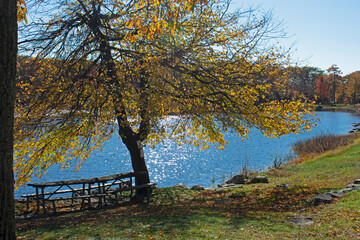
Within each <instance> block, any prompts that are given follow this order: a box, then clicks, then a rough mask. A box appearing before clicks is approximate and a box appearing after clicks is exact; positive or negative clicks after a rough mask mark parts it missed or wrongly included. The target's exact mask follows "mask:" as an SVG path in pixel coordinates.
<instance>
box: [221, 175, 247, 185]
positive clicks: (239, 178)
mask: <svg viewBox="0 0 360 240" xmlns="http://www.w3.org/2000/svg"><path fill="white" fill-rule="evenodd" d="M245 181H246V179H245V175H244V174H239V175H235V176H233V177H232V178H230V179H228V180H226V181H225V183H226V184H231V183H232V184H245Z"/></svg>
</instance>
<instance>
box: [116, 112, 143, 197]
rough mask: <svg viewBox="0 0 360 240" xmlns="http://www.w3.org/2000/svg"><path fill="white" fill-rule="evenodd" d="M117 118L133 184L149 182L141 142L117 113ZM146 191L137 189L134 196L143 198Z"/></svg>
mask: <svg viewBox="0 0 360 240" xmlns="http://www.w3.org/2000/svg"><path fill="white" fill-rule="evenodd" d="M117 119H118V124H119V135H120V136H121V139H122V141H123V143H124V144H125V145H126V147H127V149H128V150H129V152H130V156H131V163H132V167H133V170H134V173H135V185H136V186H138V185H141V184H146V183H149V182H150V177H149V172H148V170H147V167H146V163H145V155H144V149H143V144H142V143H141V141H140V139H139V137H138V135H137V134H134V132H133V131H132V130H131V129H130V128H126V127H125V128H124V122H123V121H122V120H123V119H122V118H121V117H119V115H118V117H117ZM146 193H147V189H137V190H136V197H137V198H138V199H143V198H144V195H145V194H146Z"/></svg>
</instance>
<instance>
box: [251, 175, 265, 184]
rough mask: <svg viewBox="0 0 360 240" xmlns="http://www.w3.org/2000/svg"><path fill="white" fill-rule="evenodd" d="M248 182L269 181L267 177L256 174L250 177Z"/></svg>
mask: <svg viewBox="0 0 360 240" xmlns="http://www.w3.org/2000/svg"><path fill="white" fill-rule="evenodd" d="M250 183H269V179H268V178H267V177H264V176H261V175H258V176H256V177H254V178H253V179H251V181H250Z"/></svg>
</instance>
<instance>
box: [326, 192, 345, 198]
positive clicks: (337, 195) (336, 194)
mask: <svg viewBox="0 0 360 240" xmlns="http://www.w3.org/2000/svg"><path fill="white" fill-rule="evenodd" d="M326 194H329V195H330V196H331V197H335V198H342V197H343V196H344V194H345V193H344V192H342V191H330V192H327V193H326Z"/></svg>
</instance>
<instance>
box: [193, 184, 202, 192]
mask: <svg viewBox="0 0 360 240" xmlns="http://www.w3.org/2000/svg"><path fill="white" fill-rule="evenodd" d="M191 190H198V191H199V190H205V188H204V187H202V186H200V185H195V186H193V187H192V188H191Z"/></svg>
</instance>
